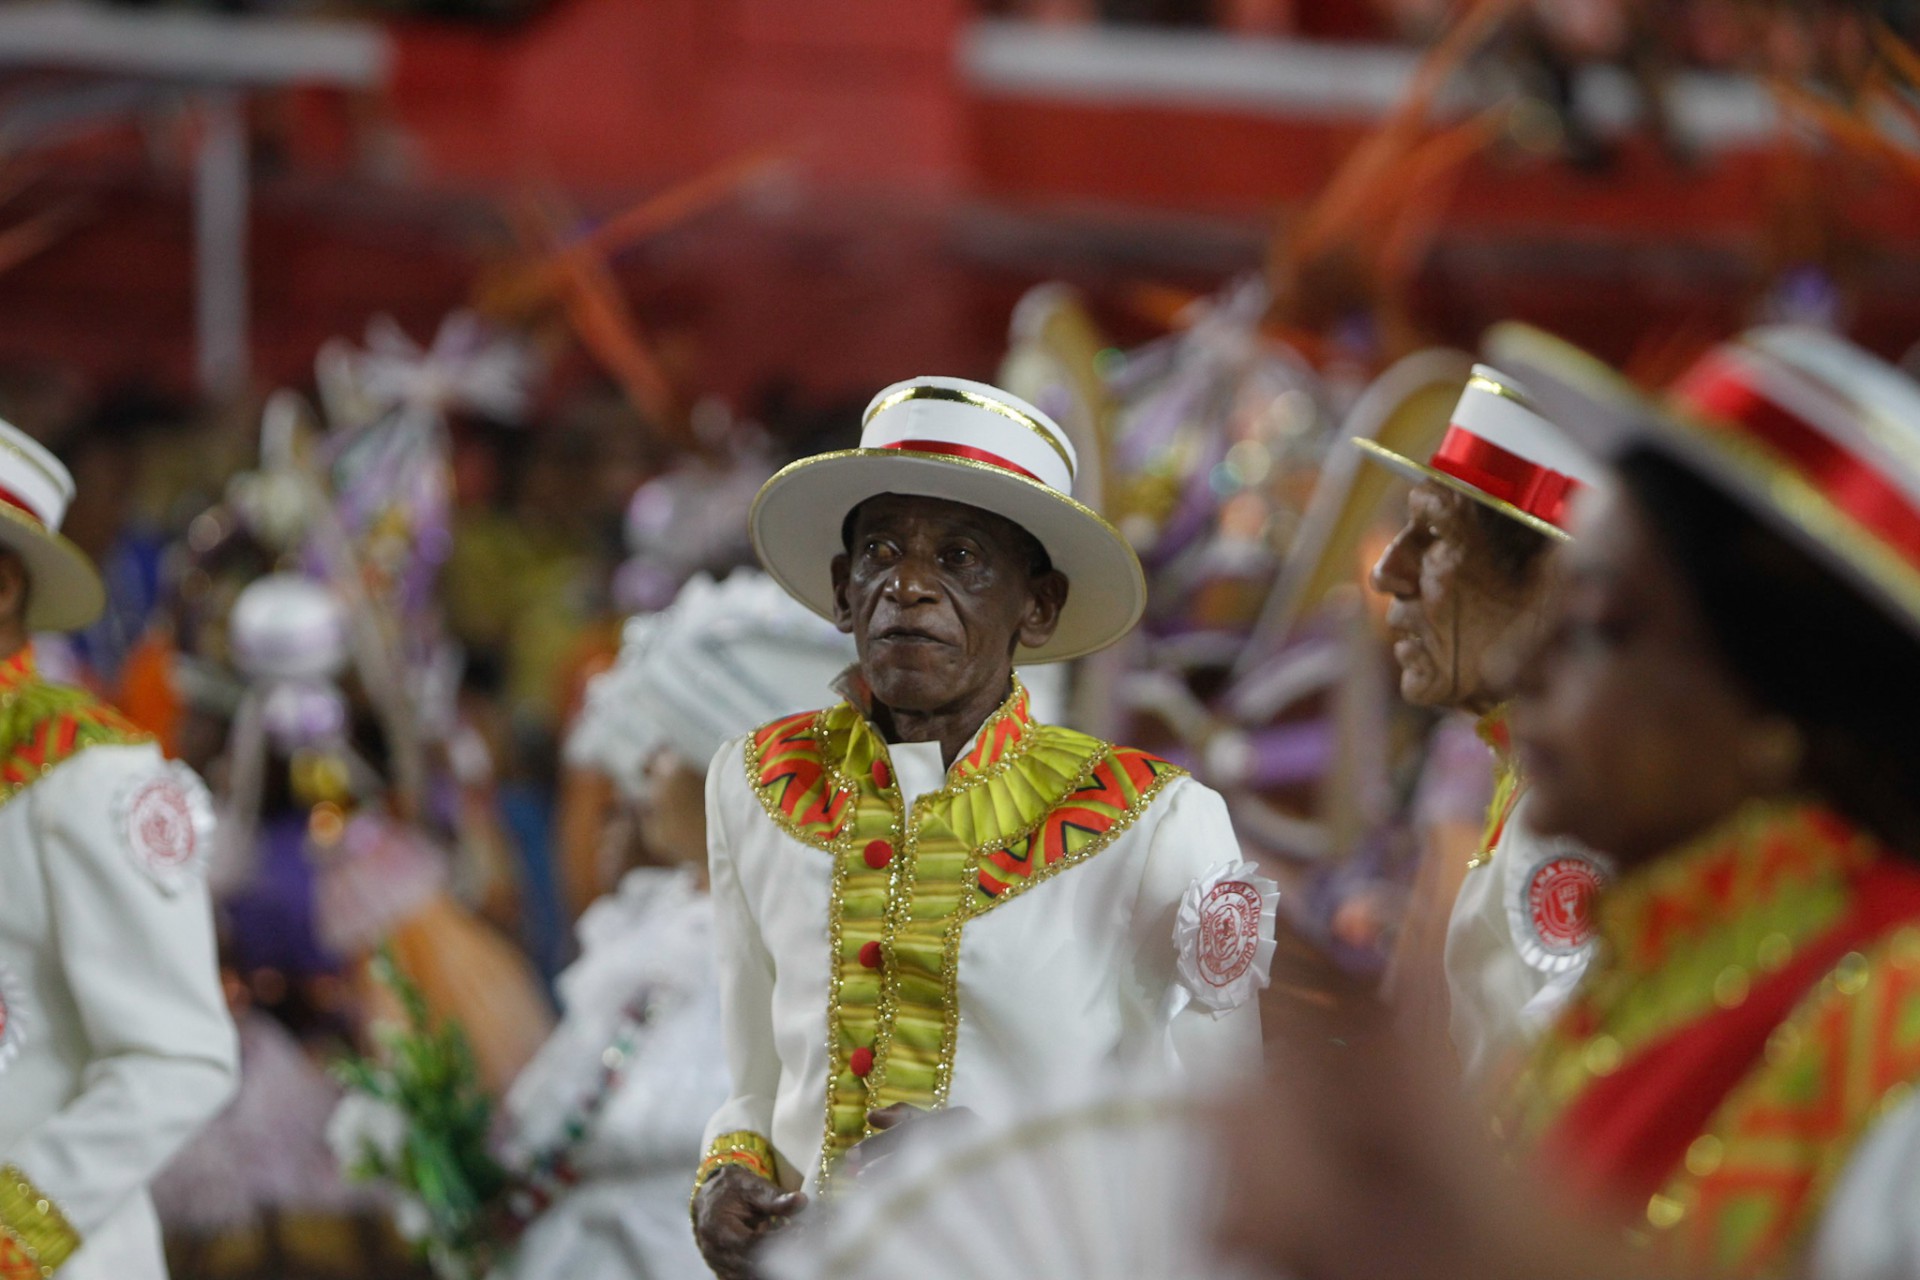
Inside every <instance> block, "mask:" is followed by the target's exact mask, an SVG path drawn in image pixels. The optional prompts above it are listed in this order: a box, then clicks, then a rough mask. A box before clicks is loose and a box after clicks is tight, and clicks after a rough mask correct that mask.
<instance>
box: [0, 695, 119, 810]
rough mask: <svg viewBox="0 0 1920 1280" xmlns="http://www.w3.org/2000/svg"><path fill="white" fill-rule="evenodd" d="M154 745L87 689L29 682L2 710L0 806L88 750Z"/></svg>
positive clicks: (0, 718) (0, 729) (0, 730)
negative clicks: (145, 743)
mask: <svg viewBox="0 0 1920 1280" xmlns="http://www.w3.org/2000/svg"><path fill="white" fill-rule="evenodd" d="M151 741H153V735H151V734H149V733H147V732H146V731H145V730H143V729H141V728H139V727H138V726H137V725H135V724H134V723H133V722H132V721H131V720H129V719H127V718H126V717H125V716H123V715H121V714H120V713H119V712H118V711H115V710H114V709H113V708H112V707H110V706H108V705H107V704H106V703H104V702H101V701H100V700H99V699H98V698H96V697H94V696H93V695H92V694H90V693H88V692H87V691H86V690H84V689H73V688H68V687H67V686H65V685H56V684H45V683H42V682H40V681H33V682H30V683H28V684H26V685H24V686H22V687H21V688H20V690H19V691H18V693H16V694H15V695H14V696H13V697H12V698H11V699H10V700H8V701H7V702H6V704H5V705H4V707H0V803H5V802H6V801H8V800H11V799H12V798H13V797H14V795H15V794H16V793H18V792H19V791H21V790H22V789H23V788H26V787H29V786H32V785H33V784H34V783H35V782H38V781H39V780H40V778H41V777H42V776H43V775H45V774H46V773H47V772H48V771H50V770H52V769H53V768H55V767H56V766H58V765H61V764H64V763H65V762H67V761H68V760H71V759H72V758H73V757H74V756H76V755H79V754H80V753H81V752H82V751H84V750H86V749H87V748H88V747H102V746H126V745H130V744H133V743H140V742H151Z"/></svg>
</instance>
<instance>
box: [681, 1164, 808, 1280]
mask: <svg viewBox="0 0 1920 1280" xmlns="http://www.w3.org/2000/svg"><path fill="white" fill-rule="evenodd" d="M806 1207H807V1198H806V1196H804V1195H802V1194H801V1193H800V1192H798V1191H782V1190H781V1189H780V1188H779V1187H778V1186H776V1185H774V1184H773V1183H771V1182H768V1181H767V1180H766V1179H765V1178H763V1177H761V1176H760V1175H759V1174H756V1173H754V1172H752V1171H751V1170H749V1169H742V1168H740V1167H739V1166H738V1165H729V1166H727V1167H726V1168H724V1169H721V1170H719V1171H718V1172H716V1173H715V1174H714V1175H713V1176H712V1177H711V1178H708V1179H707V1180H706V1181H705V1182H703V1183H702V1184H700V1190H699V1191H698V1192H696V1193H695V1194H694V1197H693V1238H694V1240H695V1241H696V1242H698V1244H699V1245H700V1256H701V1257H703V1258H705V1259H706V1260H707V1265H708V1266H709V1267H711V1268H713V1274H714V1275H716V1276H718V1277H720V1280H753V1278H754V1270H753V1265H752V1259H753V1254H754V1251H755V1250H757V1249H758V1248H759V1247H760V1242H761V1241H762V1240H765V1239H766V1238H767V1237H768V1236H769V1235H771V1234H773V1233H774V1232H775V1231H778V1230H779V1229H780V1228H781V1227H784V1226H786V1225H787V1223H789V1222H791V1221H792V1220H793V1216H794V1215H795V1214H797V1213H799V1212H800V1211H801V1210H802V1209H804V1208H806Z"/></svg>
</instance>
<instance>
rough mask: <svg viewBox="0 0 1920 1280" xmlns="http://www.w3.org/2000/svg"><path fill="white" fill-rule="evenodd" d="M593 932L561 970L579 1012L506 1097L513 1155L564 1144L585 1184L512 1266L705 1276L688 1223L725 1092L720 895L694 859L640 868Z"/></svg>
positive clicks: (572, 1007)
mask: <svg viewBox="0 0 1920 1280" xmlns="http://www.w3.org/2000/svg"><path fill="white" fill-rule="evenodd" d="M579 936H580V946H581V957H580V959H579V960H577V961H575V962H574V963H573V965H572V966H570V967H569V968H568V969H567V971H566V972H565V973H563V974H561V975H560V984H559V985H560V998H561V1002H562V1004H563V1005H564V1006H565V1009H566V1015H565V1017H564V1018H563V1019H562V1020H561V1022H560V1025H559V1027H558V1028H556V1029H555V1031H554V1033H553V1035H552V1036H551V1037H550V1038H549V1039H548V1041H547V1043H546V1044H545V1045H544V1046H543V1047H542V1048H541V1050H540V1053H539V1055H538V1056H536V1057H535V1058H534V1060H533V1061H532V1062H531V1063H529V1064H528V1065H527V1068H526V1070H525V1071H523V1072H521V1074H520V1077H519V1079H517V1080H515V1081H514V1084H513V1089H512V1090H511V1091H510V1092H509V1093H508V1095H507V1114H508V1117H509V1118H510V1120H511V1122H512V1126H513V1129H512V1134H513V1136H512V1140H511V1142H510V1144H509V1147H508V1150H507V1153H506V1156H507V1163H508V1164H509V1165H510V1166H513V1167H524V1166H525V1165H527V1164H528V1163H530V1162H531V1161H534V1160H536V1159H538V1158H540V1155H541V1153H542V1152H543V1151H551V1150H554V1149H556V1148H565V1149H566V1151H567V1163H568V1166H569V1175H570V1177H571V1178H572V1179H573V1183H574V1184H573V1185H572V1186H571V1187H570V1188H569V1189H568V1190H566V1191H565V1192H564V1193H563V1194H562V1195H561V1196H560V1197H559V1198H558V1199H557V1200H556V1201H555V1202H554V1203H553V1204H552V1205H551V1206H549V1207H548V1208H547V1209H546V1210H545V1212H543V1213H541V1214H540V1216H539V1217H538V1218H536V1219H535V1220H534V1222H533V1225H532V1226H531V1227H529V1228H528V1229H527V1232H526V1234H525V1235H524V1236H523V1237H522V1238H521V1240H520V1243H519V1245H518V1247H517V1248H516V1250H515V1253H514V1258H513V1262H512V1264H511V1266H510V1268H508V1269H507V1270H506V1271H505V1272H504V1274H505V1275H506V1276H510V1277H512V1280H698V1278H699V1277H703V1276H706V1275H707V1274H708V1271H707V1267H706V1263H704V1262H702V1261H701V1259H700V1253H699V1250H697V1249H696V1248H695V1247H694V1243H693V1233H692V1232H691V1231H690V1230H688V1227H687V1171H688V1169H690V1168H691V1167H692V1166H693V1165H694V1163H695V1162H697V1161H698V1160H699V1158H700V1138H701V1126H702V1124H703V1123H704V1122H705V1119H706V1117H707V1116H708V1115H710V1114H712V1112H713V1109H714V1108H715V1107H716V1106H718V1105H719V1104H720V1102H721V1101H722V1100H723V1099H724V1098H725V1097H726V1092H727V1087H726V1077H725V1075H724V1073H723V1072H722V1071H721V1070H720V1065H719V1064H720V1062H721V1060H722V1057H723V1052H724V1051H723V1049H722V1047H721V1038H720V991H719V987H718V986H717V984H716V983H715V982H714V975H713V903H712V899H710V898H709V897H708V896H707V895H706V894H705V893H704V892H702V891H701V890H700V889H699V888H698V887H697V886H696V885H695V884H694V881H693V877H692V875H691V873H688V872H676V871H665V870H657V869H652V868H648V869H642V870H638V871H630V872H628V873H627V876H626V878H625V879H624V880H622V881H621V883H620V888H619V889H618V890H617V891H616V892H614V893H611V894H609V895H607V896H606V897H604V898H602V899H600V900H599V901H598V902H596V903H594V904H593V906H592V907H590V908H588V910H587V913H586V914H585V915H584V916H582V917H581V919H580V925H579ZM615 1063H618V1066H617V1067H616V1066H614V1064H615ZM583 1120H584V1121H586V1122H587V1124H586V1131H585V1133H584V1135H583V1136H582V1137H581V1138H580V1139H579V1140H578V1141H577V1142H576V1141H573V1140H570V1138H569V1135H568V1129H569V1126H570V1125H573V1124H576V1123H579V1122H581V1121H583Z"/></svg>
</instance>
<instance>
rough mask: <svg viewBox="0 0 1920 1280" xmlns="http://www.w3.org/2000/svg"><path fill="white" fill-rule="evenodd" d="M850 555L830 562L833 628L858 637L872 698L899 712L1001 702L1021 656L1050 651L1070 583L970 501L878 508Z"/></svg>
mask: <svg viewBox="0 0 1920 1280" xmlns="http://www.w3.org/2000/svg"><path fill="white" fill-rule="evenodd" d="M851 545H852V550H851V552H850V553H849V554H846V555H840V556H835V557H834V561H833V587H834V622H835V623H836V624H838V625H839V627H840V629H841V630H842V631H845V632H849V633H851V634H852V636H853V638H854V644H855V647H856V648H857V649H858V651H859V654H860V671H861V674H862V675H863V676H864V677H865V678H866V681H867V684H868V685H869V686H870V687H871V688H872V690H873V693H874V696H875V697H876V698H878V699H879V700H880V702H881V703H883V704H884V705H886V706H888V707H891V708H894V709H895V710H900V711H909V712H934V711H940V710H943V709H946V708H948V707H952V706H955V705H956V704H960V703H963V702H965V701H966V700H968V699H970V698H974V697H978V696H980V695H981V694H982V693H989V692H990V693H991V694H992V695H993V696H998V694H999V692H1002V691H1004V690H1005V689H1006V687H1007V682H1008V680H1009V679H1010V678H1011V675H1012V672H1013V653H1014V649H1015V647H1016V646H1017V645H1019V644H1026V645H1030V646H1031V645H1039V644H1043V643H1045V642H1046V641H1047V639H1048V638H1050V637H1051V636H1052V635H1053V630H1054V627H1055V625H1056V624H1057V623H1058V622H1059V620H1060V609H1061V606H1062V605H1064V604H1065V603H1066V597H1067V580H1066V578H1065V577H1063V576H1062V575H1061V574H1059V573H1058V572H1054V571H1049V572H1047V573H1043V574H1039V575H1036V574H1034V573H1033V567H1032V564H1031V562H1030V560H1029V555H1028V545H1027V539H1026V536H1025V535H1024V533H1022V531H1021V530H1020V528H1019V527H1018V526H1017V525H1015V524H1014V523H1013V522H1011V521H1009V520H1007V519H1005V518H1004V517H1002V516H997V515H994V514H993V513H991V512H988V511H982V510H980V509H979V508H977V507H969V506H966V505H965V504H963V503H958V502H947V501H945V500H943V499H939V498H923V497H907V496H904V495H901V494H891V493H890V494H882V495H881V496H879V497H877V498H870V499H868V500H867V501H866V502H863V503H861V504H860V507H859V510H858V513H857V515H856V516H855V519H854V524H853V539H852V544H851Z"/></svg>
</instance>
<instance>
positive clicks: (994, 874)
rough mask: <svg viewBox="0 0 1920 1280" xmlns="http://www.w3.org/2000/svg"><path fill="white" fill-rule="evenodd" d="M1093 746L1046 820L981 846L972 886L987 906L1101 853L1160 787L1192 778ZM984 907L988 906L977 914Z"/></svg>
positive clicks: (1157, 761)
mask: <svg viewBox="0 0 1920 1280" xmlns="http://www.w3.org/2000/svg"><path fill="white" fill-rule="evenodd" d="M1076 736H1081V735H1076ZM1087 741H1088V742H1090V743H1091V742H1093V741H1094V740H1092V739H1088V740H1087ZM1095 745H1097V747H1098V748H1099V750H1097V751H1095V752H1093V753H1091V754H1090V755H1089V756H1088V759H1087V764H1086V767H1085V768H1084V770H1083V771H1082V773H1081V775H1080V776H1079V777H1078V778H1076V779H1075V783H1074V785H1073V786H1072V787H1071V789H1069V790H1068V791H1067V792H1066V793H1065V794H1064V795H1062V796H1060V797H1059V798H1058V799H1057V800H1055V801H1054V803H1053V804H1051V805H1050V806H1048V807H1047V809H1046V810H1045V812H1044V815H1043V816H1042V818H1041V820H1040V821H1038V822H1037V823H1033V824H1031V825H1030V826H1029V828H1028V829H1027V830H1026V831H1024V832H1022V833H1020V834H1017V835H1016V836H1014V837H1012V838H1010V839H1003V840H1001V841H998V842H996V845H997V847H991V848H988V849H985V850H983V851H982V853H981V857H980V866H979V869H978V871H977V872H976V874H975V877H974V884H975V887H976V888H977V889H978V891H979V894H980V896H981V897H983V898H985V899H986V900H987V903H988V904H991V903H997V902H1002V901H1005V900H1006V899H1009V898H1012V897H1014V896H1016V895H1018V894H1020V893H1023V892H1025V891H1026V890H1028V889H1031V888H1032V887H1033V886H1034V885H1036V884H1039V883H1040V882H1041V881H1043V880H1046V879H1047V878H1048V877H1050V876H1052V875H1054V874H1056V873H1058V872H1060V871H1064V870H1065V869H1067V868H1068V867H1071V866H1074V865H1075V864H1077V863H1080V862H1084V861H1085V860H1086V859H1088V858H1090V857H1092V856H1093V855H1094V854H1096V853H1098V852H1100V851H1101V850H1102V849H1104V848H1106V847H1107V846H1108V845H1109V844H1111V843H1112V842H1113V841H1114V840H1115V839H1116V838H1117V837H1118V836H1119V835H1120V834H1121V833H1122V832H1123V831H1125V830H1126V829H1127V828H1128V827H1129V826H1131V825H1132V824H1133V822H1134V820H1135V819H1136V818H1138V817H1139V816H1140V814H1141V813H1143V812H1144V811H1145V810H1146V808H1147V806H1149V805H1150V804H1152V803H1153V800H1154V797H1155V796H1157V795H1158V794H1159V793H1160V790H1161V788H1163V787H1165V786H1166V785H1167V784H1168V783H1170V782H1172V781H1174V780H1175V779H1177V778H1182V777H1185V776H1186V770H1184V769H1182V768H1180V767H1179V766H1178V765H1175V764H1172V763H1170V762H1169V761H1166V760H1163V759H1161V758H1160V757H1159V756H1156V755H1152V754H1150V753H1148V752H1145V751H1139V750H1135V749H1134V748H1132V747H1109V746H1107V745H1106V744H1104V743H1097V744H1095ZM984 909H985V904H983V905H982V906H979V907H976V908H975V912H974V913H975V914H976V915H977V914H979V912H980V911H981V910H984Z"/></svg>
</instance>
